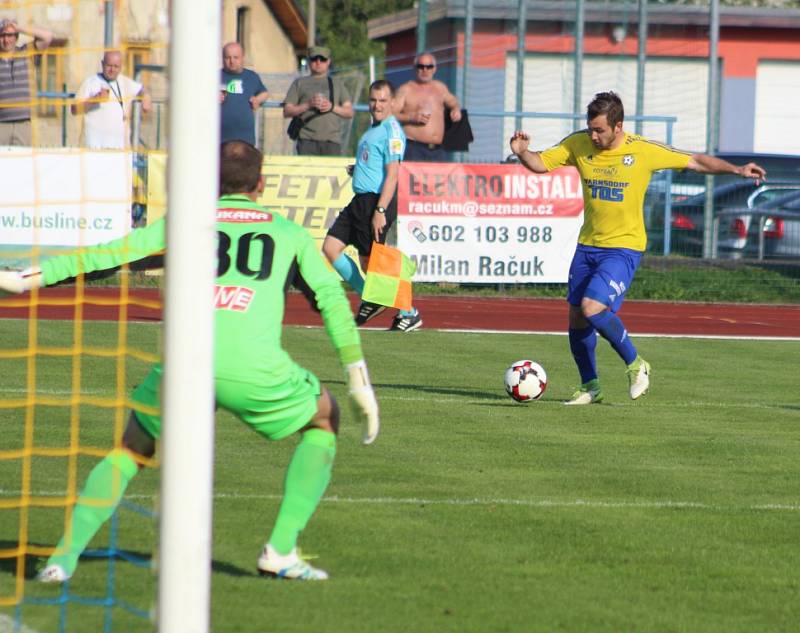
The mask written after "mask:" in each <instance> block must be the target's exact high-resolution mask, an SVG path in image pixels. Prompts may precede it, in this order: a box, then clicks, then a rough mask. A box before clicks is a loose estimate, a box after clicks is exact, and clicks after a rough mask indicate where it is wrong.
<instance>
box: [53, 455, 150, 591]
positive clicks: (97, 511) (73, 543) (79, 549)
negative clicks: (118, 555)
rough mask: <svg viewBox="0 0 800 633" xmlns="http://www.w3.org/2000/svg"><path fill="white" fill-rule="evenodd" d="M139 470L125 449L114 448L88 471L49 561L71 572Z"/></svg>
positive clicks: (70, 573) (68, 572)
mask: <svg viewBox="0 0 800 633" xmlns="http://www.w3.org/2000/svg"><path fill="white" fill-rule="evenodd" d="M137 472H139V466H138V465H137V464H136V460H134V459H133V456H132V455H131V454H130V453H129V452H128V451H126V450H122V449H116V450H113V451H111V452H110V453H109V454H108V455H106V456H105V458H104V459H103V460H102V461H101V462H100V463H98V464H97V465H96V466H95V467H94V468H93V469H92V472H90V473H89V477H87V479H86V484H85V486H84V487H83V492H81V494H80V496H79V497H78V502H77V503H76V504H75V508H74V509H73V511H72V519H71V521H70V523H69V525H68V526H67V529H66V531H65V533H64V536H62V537H61V540H60V541H59V542H58V545H56V551H55V552H54V553H53V555H52V556H50V558H49V559H48V561H47V564H48V565H60V566H61V568H62V569H63V570H64V571H65V572H66V573H67V575H68V576H71V575H72V574H73V573H74V572H75V568H76V567H77V566H78V558H79V557H80V555H81V553H83V550H84V549H86V546H87V545H88V544H89V541H91V540H92V537H93V536H94V535H95V534H96V533H97V531H98V530H99V529H100V527H101V526H102V525H103V523H105V522H106V521H107V520H108V519H109V518H110V517H111V515H112V514H114V510H116V509H117V505H118V504H119V501H120V499H122V495H123V494H124V493H125V489H126V488H127V487H128V484H129V483H130V481H131V479H133V478H134V477H135V476H136V473H137Z"/></svg>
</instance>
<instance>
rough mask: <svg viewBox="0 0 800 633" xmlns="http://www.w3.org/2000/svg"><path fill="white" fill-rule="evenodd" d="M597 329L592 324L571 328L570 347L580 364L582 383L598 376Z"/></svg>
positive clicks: (578, 364)
mask: <svg viewBox="0 0 800 633" xmlns="http://www.w3.org/2000/svg"><path fill="white" fill-rule="evenodd" d="M595 332H596V330H595V329H594V328H593V327H592V326H591V325H590V326H588V327H585V328H583V329H582V330H574V329H572V328H570V329H569V348H570V350H571V351H572V358H574V359H575V364H576V365H577V366H578V372H579V373H580V375H581V384H584V385H585V384H586V383H587V382H589V381H590V380H595V379H596V378H597V362H596V359H595V355H594V350H595V348H596V347H597V335H596V334H595Z"/></svg>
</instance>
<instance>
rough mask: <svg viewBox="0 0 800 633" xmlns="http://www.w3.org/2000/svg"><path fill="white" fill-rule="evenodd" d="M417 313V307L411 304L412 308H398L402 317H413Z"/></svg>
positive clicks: (398, 312)
mask: <svg viewBox="0 0 800 633" xmlns="http://www.w3.org/2000/svg"><path fill="white" fill-rule="evenodd" d="M416 313H417V309H416V308H415V307H414V306H411V309H410V310H398V311H397V314H399V315H400V316H401V317H412V316H414V315H415V314H416Z"/></svg>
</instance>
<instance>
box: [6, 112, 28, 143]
mask: <svg viewBox="0 0 800 633" xmlns="http://www.w3.org/2000/svg"><path fill="white" fill-rule="evenodd" d="M0 145H22V146H25V147H30V146H31V121H30V119H27V120H25V121H0Z"/></svg>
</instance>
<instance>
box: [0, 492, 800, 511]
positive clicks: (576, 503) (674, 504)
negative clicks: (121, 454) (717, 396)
mask: <svg viewBox="0 0 800 633" xmlns="http://www.w3.org/2000/svg"><path fill="white" fill-rule="evenodd" d="M19 494H20V491H19V490H6V489H2V488H0V497H9V496H15V495H19ZM63 494H65V493H64V492H63V491H52V490H50V491H37V492H36V496H43V497H48V496H60V495H63ZM156 497H157V495H151V494H138V495H126V496H125V498H126V499H131V500H133V499H136V500H153V499H155V498H156ZM282 498H283V497H282V496H281V495H278V494H242V493H238V492H217V493H214V499H232V500H234V501H249V500H254V499H255V500H262V501H280V500H281V499H282ZM322 503H343V504H354V505H359V504H360V505H426V506H427V505H430V506H521V507H529V508H598V509H612V510H613V509H625V508H634V509H645V510H647V509H653V510H661V509H669V508H678V509H680V508H686V509H690V510H711V511H714V512H717V511H731V510H736V511H742V510H744V511H763V510H773V511H785V512H797V511H800V503H759V504H753V505H721V504H714V503H703V502H699V501H676V500H671V499H664V500H660V501H659V500H655V501H603V500H592V499H509V498H505V497H500V498H493V497H489V498H479V497H475V498H471V499H447V498H445V499H424V498H419V497H339V496H335V495H334V496H329V497H324V498H323V499H322Z"/></svg>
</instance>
